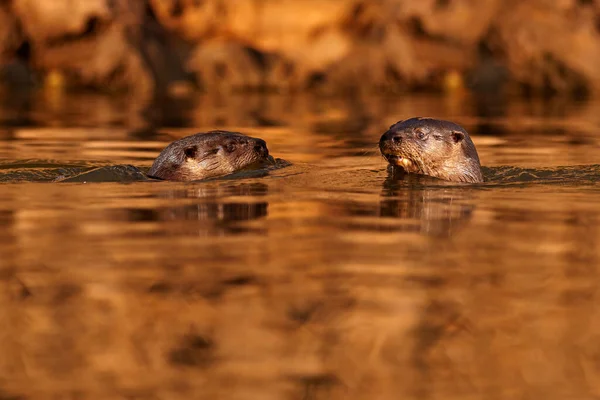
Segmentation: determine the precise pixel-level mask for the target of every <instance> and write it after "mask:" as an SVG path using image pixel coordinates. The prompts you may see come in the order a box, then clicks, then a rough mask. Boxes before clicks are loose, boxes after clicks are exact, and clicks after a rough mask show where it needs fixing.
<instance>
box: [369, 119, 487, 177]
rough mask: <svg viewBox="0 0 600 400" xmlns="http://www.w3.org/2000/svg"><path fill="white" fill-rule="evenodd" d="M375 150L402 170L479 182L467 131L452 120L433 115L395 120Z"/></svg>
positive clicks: (479, 172) (472, 145)
mask: <svg viewBox="0 0 600 400" xmlns="http://www.w3.org/2000/svg"><path fill="white" fill-rule="evenodd" d="M379 149H380V151H381V154H382V155H383V156H384V157H385V158H386V159H387V160H388V162H389V163H390V164H391V165H393V166H394V167H399V168H401V169H403V170H404V171H405V172H409V173H415V174H421V175H429V176H433V177H435V178H439V179H444V180H447V181H454V182H469V183H477V182H483V176H482V175H481V166H480V164H479V156H478V155H477V150H476V149H475V145H474V144H473V142H472V141H471V138H470V137H469V134H468V133H467V131H466V130H464V129H463V128H462V127H461V126H459V125H457V124H455V123H454V122H450V121H443V120H438V119H433V118H411V119H407V120H404V121H399V122H397V123H396V124H394V125H392V126H391V127H390V129H389V130H388V131H387V132H386V133H384V134H383V136H382V137H381V139H380V140H379ZM402 159H404V160H408V161H404V162H403V161H402Z"/></svg>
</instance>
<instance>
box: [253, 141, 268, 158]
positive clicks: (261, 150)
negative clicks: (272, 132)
mask: <svg viewBox="0 0 600 400" xmlns="http://www.w3.org/2000/svg"><path fill="white" fill-rule="evenodd" d="M254 151H256V152H257V153H258V154H260V155H261V156H264V157H266V156H268V155H269V150H268V149H267V142H265V141H264V140H262V139H256V142H255V144H254Z"/></svg>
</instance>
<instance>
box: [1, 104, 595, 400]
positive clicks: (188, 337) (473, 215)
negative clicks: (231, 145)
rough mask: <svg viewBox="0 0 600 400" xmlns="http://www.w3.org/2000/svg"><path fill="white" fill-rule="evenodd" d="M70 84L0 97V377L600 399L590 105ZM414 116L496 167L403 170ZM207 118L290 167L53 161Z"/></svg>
mask: <svg viewBox="0 0 600 400" xmlns="http://www.w3.org/2000/svg"><path fill="white" fill-rule="evenodd" d="M61 101H62V103H58V104H51V105H49V104H48V103H47V102H44V101H43V99H36V98H35V97H34V98H33V99H31V98H30V99H29V100H28V103H27V104H26V105H23V104H9V103H10V102H9V101H6V104H5V106H4V107H2V108H1V109H0V120H1V121H2V123H3V125H2V127H0V140H1V141H2V146H0V156H1V157H2V161H1V162H0V179H1V180H2V181H3V182H4V183H2V184H1V185H0V224H2V227H3V229H1V230H0V288H1V289H2V290H1V291H0V310H1V311H0V324H1V325H2V326H3V329H2V333H1V334H0V353H1V354H2V357H0V398H7V399H9V398H10V399H17V398H18V399H29V398H86V399H106V398H152V399H163V398H164V399H167V398H168V399H180V398H181V399H188V398H231V399H256V398H261V399H262V398H265V399H266V398H270V399H275V398H277V399H280V398H290V399H349V398H352V399H364V398H370V399H398V398H409V399H425V398H431V399H435V398H440V399H442V398H443V399H464V398H501V399H514V398H548V399H564V398H577V399H587V398H590V399H592V398H596V397H598V395H599V388H598V385H597V384H596V383H595V382H596V379H595V376H596V375H597V374H598V373H599V372H600V371H599V366H598V363H597V359H598V356H599V351H598V345H597V343H598V337H599V336H600V324H598V323H596V318H595V317H596V315H597V314H596V313H599V312H600V309H599V308H598V307H597V303H598V301H597V298H596V294H597V293H598V289H599V287H598V279H597V278H598V265H600V263H599V261H600V256H599V253H598V248H599V246H598V244H599V240H600V239H599V238H600V231H599V228H598V227H599V226H600V208H598V204H599V202H598V199H599V196H600V191H599V190H598V183H597V182H598V177H599V176H600V175H599V174H600V171H599V170H598V168H599V167H598V165H594V164H597V163H598V160H599V159H600V157H598V156H599V149H598V146H597V145H596V144H597V143H598V130H597V126H598V125H599V124H600V120H599V118H600V116H598V115H596V114H597V112H595V110H596V107H595V106H594V104H574V105H570V106H568V107H566V106H565V108H564V109H563V108H560V107H559V106H557V105H556V104H542V103H527V102H519V101H516V102H513V103H506V104H504V105H503V107H502V112H501V113H496V114H484V113H482V112H481V110H479V111H476V110H477V108H476V107H475V103H474V101H473V100H472V99H469V98H466V97H465V98H462V99H449V98H435V97H414V98H409V97H403V98H398V99H389V98H387V99H385V98H380V99H375V100H373V101H367V100H365V99H361V98H354V99H352V100H350V101H348V102H344V101H342V100H339V99H337V100H336V99H318V100H314V99H313V100H310V99H308V100H307V99H301V98H295V99H293V98H285V97H283V96H276V97H272V96H266V97H264V96H263V97H262V98H261V97H254V98H252V99H247V101H246V102H244V101H242V98H241V97H240V98H235V99H233V100H231V99H220V100H219V99H217V100H215V99H203V98H199V99H195V100H187V102H188V103H191V104H188V105H185V104H184V103H185V102H184V103H178V104H177V106H175V105H173V104H170V105H168V107H170V108H160V110H161V111H160V112H159V111H158V110H159V109H155V110H154V111H152V110H153V109H152V108H148V109H147V110H146V111H144V112H146V113H150V111H152V113H150V114H152V117H148V116H145V114H144V112H140V113H137V112H136V113H134V114H135V117H134V116H132V114H131V112H130V110H128V108H127V107H126V106H130V107H132V108H135V107H134V105H131V104H128V103H127V102H123V101H122V100H114V101H111V100H110V99H105V98H92V99H88V100H82V99H81V98H70V97H68V96H67V97H64V98H63V99H62V100H61ZM19 107H20V108H19ZM171 108H172V109H171ZM548 108H550V109H551V111H552V112H549V111H548ZM557 109H558V111H560V112H557ZM161 113H162V114H161ZM150 114H148V115H150ZM412 115H432V116H438V117H443V118H450V119H454V120H456V121H457V122H460V123H462V124H464V125H465V127H466V128H467V129H468V130H469V131H473V132H475V133H476V134H474V135H473V140H474V141H475V143H476V145H477V146H478V150H479V154H480V157H481V159H482V163H483V164H484V165H485V166H486V168H485V175H486V182H485V183H483V184H481V185H457V184H449V183H446V182H441V181H435V180H430V179H427V178H423V177H413V176H406V177H403V178H402V179H399V178H398V177H394V176H390V175H389V174H388V172H387V170H386V165H385V161H384V160H383V159H382V158H381V157H380V156H379V155H378V154H377V151H376V150H377V147H376V144H377V141H378V139H379V136H380V135H381V132H383V131H384V130H385V129H387V126H389V125H390V124H391V123H393V122H395V121H396V120H398V119H401V118H404V117H407V116H412ZM482 115H485V116H484V117H482ZM557 116H559V117H557ZM136 118H139V119H136ZM485 126H494V127H496V128H497V129H498V130H497V131H495V132H493V134H490V133H489V132H488V131H486V132H484V131H482V130H481V129H482V127H485ZM215 127H218V128H228V129H238V130H241V131H243V132H247V133H249V134H252V135H254V136H259V137H262V138H264V139H265V140H267V142H268V143H269V150H270V152H271V153H272V154H273V155H274V156H277V157H282V158H284V159H286V160H288V161H291V162H292V164H293V165H291V166H289V167H287V168H282V169H276V170H272V171H268V173H267V174H265V175H264V176H252V175H247V176H242V177H238V178H237V179H216V180H211V181H208V182H197V183H178V182H160V181H146V180H144V181H137V180H135V179H133V180H130V181H128V183H116V182H112V181H113V180H115V179H113V178H114V177H115V175H110V176H109V178H110V179H105V178H106V175H101V176H100V177H99V178H98V179H92V180H97V181H102V183H100V182H91V181H92V180H86V182H88V183H82V182H70V183H54V182H51V181H52V180H54V179H56V178H57V177H60V176H65V177H66V176H77V174H80V173H84V175H85V174H87V173H95V172H94V171H99V170H100V171H102V173H106V172H107V171H108V172H115V171H116V172H115V173H116V174H117V175H118V176H122V175H119V174H125V175H127V174H128V173H129V172H131V171H132V170H130V169H129V167H127V166H128V165H134V166H135V167H138V168H141V170H142V171H143V170H144V168H146V167H148V166H149V165H150V164H151V162H152V160H153V158H154V157H155V156H156V155H157V154H158V152H159V151H160V150H161V149H162V148H163V147H164V146H165V144H166V143H167V142H169V141H171V140H173V139H174V138H176V137H181V136H183V135H185V134H188V133H193V132H196V131H201V130H208V129H211V128H215ZM23 160H25V161H23ZM40 160H49V161H40ZM106 166H110V167H108V168H107V167H106ZM115 166H116V167H115ZM558 166H563V167H558ZM99 167H100V168H99ZM136 171H137V169H136ZM4 177H6V179H3V178H4ZM9 178H11V179H9ZM38 178H39V179H38ZM50 178H51V179H50ZM88 179H89V175H88ZM36 181H42V182H36ZM11 182H13V183H11Z"/></svg>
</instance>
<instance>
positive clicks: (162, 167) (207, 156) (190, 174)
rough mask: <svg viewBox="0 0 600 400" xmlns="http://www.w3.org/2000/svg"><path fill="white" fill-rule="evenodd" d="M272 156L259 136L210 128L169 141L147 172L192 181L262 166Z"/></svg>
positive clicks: (172, 178)
mask: <svg viewBox="0 0 600 400" xmlns="http://www.w3.org/2000/svg"><path fill="white" fill-rule="evenodd" d="M271 159H272V158H270V157H269V150H268V149H267V144H266V143H265V141H264V140H262V139H258V138H253V137H250V136H246V135H243V134H241V133H238V132H228V131H210V132H207V133H198V134H195V135H192V136H187V137H184V138H183V139H179V140H176V141H174V142H173V143H171V144H169V145H168V146H167V147H166V148H165V149H164V150H163V151H162V152H161V153H160V154H159V156H158V157H157V158H156V160H154V164H152V167H151V168H150V171H148V176H150V177H153V178H160V179H166V180H173V181H193V180H199V179H205V178H211V177H216V176H223V175H228V174H231V173H234V172H237V171H240V170H243V169H248V168H252V167H253V166H262V165H264V164H265V163H268V162H269V161H270V160H271Z"/></svg>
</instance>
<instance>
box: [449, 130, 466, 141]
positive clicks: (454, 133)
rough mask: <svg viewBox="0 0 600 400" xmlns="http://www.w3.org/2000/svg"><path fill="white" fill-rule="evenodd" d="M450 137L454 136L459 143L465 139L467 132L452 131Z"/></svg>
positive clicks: (454, 139) (453, 138)
mask: <svg viewBox="0 0 600 400" xmlns="http://www.w3.org/2000/svg"><path fill="white" fill-rule="evenodd" d="M450 137H451V138H452V140H453V141H454V143H459V142H462V141H463V140H464V139H465V134H464V133H462V132H459V131H452V133H451V134H450Z"/></svg>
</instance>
